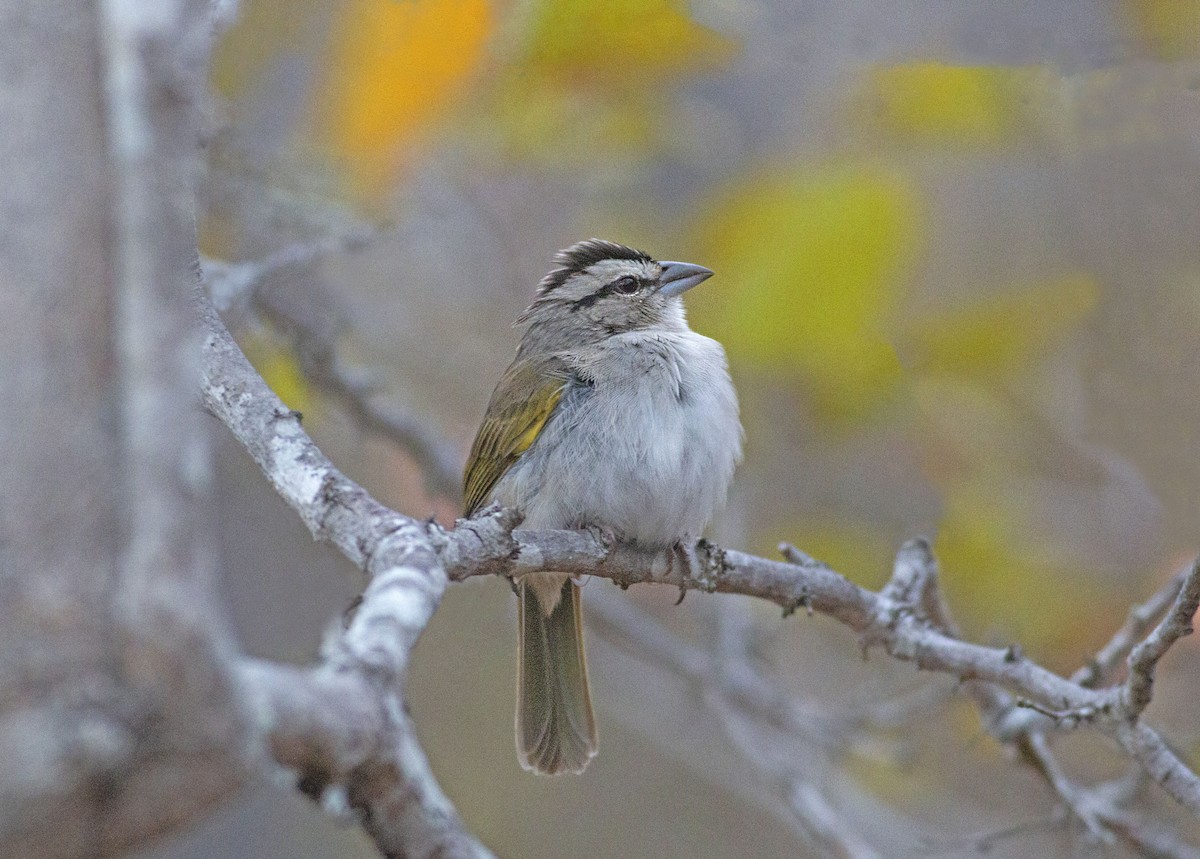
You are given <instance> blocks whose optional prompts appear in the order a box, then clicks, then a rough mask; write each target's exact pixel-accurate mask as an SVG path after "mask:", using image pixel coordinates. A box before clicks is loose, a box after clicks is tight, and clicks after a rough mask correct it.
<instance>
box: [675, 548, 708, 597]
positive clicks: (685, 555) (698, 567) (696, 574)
mask: <svg viewBox="0 0 1200 859" xmlns="http://www.w3.org/2000/svg"><path fill="white" fill-rule="evenodd" d="M676 564H679V565H680V566H681V569H680V573H681V580H680V582H679V599H677V600H676V601H675V605H679V604H680V603H681V602H683V598H684V596H685V595H686V594H687V583H688V582H689V581H695V580H703V578H704V560H703V559H702V558H701V557H700V554H699V552H697V551H696V544H695V543H693V542H692V541H691V540H690V539H688V538H686V537H685V538H684V539H681V540H676V541H675V542H674V543H672V544H671V548H670V549H669V550H668V551H667V572H669V573H674V572H675V570H676Z"/></svg>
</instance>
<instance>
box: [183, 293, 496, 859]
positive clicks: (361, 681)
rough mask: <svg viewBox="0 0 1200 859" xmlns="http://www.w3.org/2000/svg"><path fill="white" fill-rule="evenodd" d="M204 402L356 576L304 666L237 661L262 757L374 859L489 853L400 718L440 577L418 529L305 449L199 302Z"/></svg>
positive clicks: (311, 447)
mask: <svg viewBox="0 0 1200 859" xmlns="http://www.w3.org/2000/svg"><path fill="white" fill-rule="evenodd" d="M197 300H198V302H199V304H200V310H201V316H202V319H203V323H204V331H205V341H204V356H205V366H204V401H205V405H206V406H207V407H208V409H209V410H210V411H211V412H212V413H213V414H214V415H216V416H217V417H218V418H220V419H221V420H222V422H224V423H225V425H226V426H227V427H229V429H230V430H231V431H232V432H233V434H234V435H235V436H236V437H237V439H238V440H239V441H240V442H241V443H242V445H243V446H244V447H245V448H246V450H247V451H248V452H249V453H250V455H251V457H253V459H254V460H255V462H256V463H257V464H258V466H259V467H260V468H261V469H262V471H263V473H264V474H265V475H266V476H267V478H268V479H269V480H270V481H271V483H272V485H273V486H274V487H275V489H276V491H277V492H278V493H279V494H280V496H282V497H283V499H284V500H285V501H287V503H288V504H290V505H291V506H292V507H293V508H294V509H295V510H296V512H297V513H298V514H299V515H300V518H301V520H302V521H303V522H304V523H305V525H307V526H308V528H309V530H310V531H311V532H312V534H313V536H314V537H315V538H317V539H319V540H323V541H326V542H329V543H332V544H333V545H334V546H336V547H337V548H338V549H339V550H340V551H341V552H342V553H343V554H344V555H345V556H346V557H347V558H349V559H350V561H351V562H353V563H354V564H355V565H356V566H357V567H359V568H360V569H361V570H363V572H365V573H366V574H367V575H368V576H369V584H368V586H367V589H366V592H365V593H364V594H363V598H362V601H361V603H360V604H359V605H358V607H357V609H356V611H355V612H354V615H353V618H352V619H351V621H350V623H349V625H348V627H347V628H346V630H345V631H344V632H343V633H342V634H341V635H340V636H338V637H337V638H336V640H335V641H334V642H333V643H332V644H331V645H330V646H329V647H328V648H327V652H326V653H325V655H324V658H323V660H322V662H321V664H319V665H318V666H316V667H313V668H310V669H307V670H297V669H288V668H283V667H279V666H273V665H269V664H266V663H263V662H259V661H253V662H248V663H246V664H245V665H244V667H243V670H242V678H243V680H244V682H245V684H246V686H247V687H248V689H249V690H250V691H249V694H251V695H252V697H253V698H254V700H255V701H256V703H257V710H258V713H259V723H260V724H261V725H263V726H264V727H265V730H266V734H267V738H268V742H269V745H270V749H271V751H272V753H273V754H274V756H275V759H276V760H277V761H278V762H279V763H280V764H282V765H283V766H285V767H288V768H289V769H292V770H294V771H295V772H296V773H297V775H298V779H299V784H300V786H301V787H302V789H304V790H305V791H306V792H307V793H309V794H310V795H312V796H314V798H320V799H322V800H323V804H324V805H326V807H334V808H336V807H338V805H339V803H338V802H336V801H335V798H339V797H340V798H342V799H343V800H344V804H346V805H348V807H349V808H350V810H351V811H352V812H353V813H354V814H356V815H357V816H358V817H359V819H360V820H361V821H362V824H363V826H364V828H365V829H366V830H367V832H368V833H369V834H370V835H371V836H372V838H373V839H374V840H375V843H376V844H377V845H378V846H379V848H380V850H381V851H382V852H383V853H384V855H386V856H389V857H390V856H414V857H429V856H453V857H460V856H461V857H483V856H488V855H490V854H489V853H488V852H487V850H486V848H484V847H483V846H482V845H481V844H479V842H477V841H476V840H475V839H474V838H473V837H472V836H471V835H470V834H469V833H468V832H467V831H466V829H465V827H464V826H463V824H462V820H461V819H460V818H459V816H458V814H457V813H456V812H455V811H454V808H453V806H452V805H451V804H450V802H449V800H447V799H446V797H445V795H444V794H443V793H442V791H441V788H440V787H438V785H437V782H436V780H435V779H434V777H433V774H432V772H431V771H430V769H429V765H428V763H427V761H426V760H425V756H424V753H423V752H422V751H421V749H420V746H419V745H418V743H417V739H416V735H415V733H414V731H413V727H412V724H411V722H410V721H409V719H408V717H407V715H405V712H404V705H403V684H404V678H405V674H406V670H407V667H408V659H409V654H410V653H411V652H412V648H413V646H414V645H415V644H416V641H417V638H418V636H419V635H420V634H421V631H422V630H423V629H424V628H425V626H426V624H428V622H429V618H430V617H431V616H432V615H433V612H434V610H435V609H436V608H437V605H438V602H439V601H440V600H441V596H442V593H443V592H444V591H445V588H446V584H447V581H448V579H447V576H446V573H445V571H444V568H443V567H442V564H441V560H440V558H439V556H438V554H437V552H436V550H435V547H434V543H433V541H432V540H431V539H430V536H429V534H430V532H429V528H428V526H427V525H426V524H425V523H422V522H418V521H416V520H414V519H411V518H409V517H407V516H402V515H401V514H399V513H396V512H394V511H392V510H389V509H388V508H386V507H384V506H383V505H382V504H380V503H379V502H377V501H376V500H375V499H374V498H372V497H371V496H370V495H369V494H368V493H367V492H366V491H365V490H364V489H363V488H362V487H361V486H359V485H358V484H356V483H354V482H353V481H352V480H350V479H349V478H348V477H346V476H345V475H343V474H342V473H341V472H340V471H338V470H337V469H336V468H335V467H334V466H333V464H332V463H331V462H330V461H329V460H328V459H327V458H326V457H325V455H324V454H322V453H321V451H320V450H319V449H317V447H316V445H315V444H313V442H312V440H311V439H310V438H309V437H308V435H307V434H306V433H305V432H304V430H303V428H302V427H301V425H300V416H299V415H298V414H296V413H295V412H293V411H291V410H289V409H288V408H287V407H286V406H284V405H283V403H282V402H281V401H280V400H279V398H278V397H276V396H275V394H274V393H272V391H271V390H270V388H268V387H267V384H266V383H265V382H264V381H263V380H262V378H261V377H260V376H259V375H258V373H257V372H255V370H254V368H253V367H251V366H250V364H249V362H248V361H247V360H246V358H245V356H244V355H242V353H241V351H240V350H239V349H238V347H237V344H235V343H234V342H233V338H232V337H230V335H229V332H228V331H227V330H226V329H225V326H224V325H223V324H222V323H221V321H220V319H219V318H218V317H217V315H216V312H215V310H213V308H212V306H211V305H210V304H209V303H208V301H207V300H206V299H204V298H200V297H198V299H197Z"/></svg>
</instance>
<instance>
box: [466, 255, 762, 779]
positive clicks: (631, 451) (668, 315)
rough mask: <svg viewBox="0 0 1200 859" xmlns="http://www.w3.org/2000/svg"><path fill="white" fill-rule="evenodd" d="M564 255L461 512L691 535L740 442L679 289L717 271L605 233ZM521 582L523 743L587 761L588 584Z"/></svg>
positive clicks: (625, 536)
mask: <svg viewBox="0 0 1200 859" xmlns="http://www.w3.org/2000/svg"><path fill="white" fill-rule="evenodd" d="M554 262H555V265H556V266H557V267H556V268H554V269H553V270H552V271H551V272H550V273H549V274H547V275H546V276H545V277H544V278H542V281H541V283H540V284H539V286H538V291H537V297H536V298H535V299H534V302H533V304H531V305H530V306H529V308H528V309H526V310H525V312H524V313H522V314H521V315H520V316H519V317H518V318H517V324H518V325H525V326H526V327H525V332H524V336H523V337H522V339H521V345H520V347H519V348H518V349H517V357H516V358H515V359H514V360H513V362H512V364H511V365H510V366H509V368H508V369H507V370H506V371H505V372H504V375H503V376H502V377H501V378H500V382H499V384H497V385H496V390H495V392H494V393H493V394H492V398H491V401H490V402H489V403H488V407H487V413H486V414H485V415H484V418H483V423H482V425H481V426H480V427H479V432H478V434H477V436H476V438H475V443H474V445H473V446H472V448H471V455H470V458H469V460H468V461H467V467H466V474H465V476H464V496H465V499H466V514H467V515H468V516H470V515H472V514H473V513H475V512H476V511H477V510H479V509H480V508H481V507H483V506H484V505H486V504H488V503H489V502H498V503H500V504H501V505H503V506H505V507H515V508H518V509H519V510H521V511H522V512H523V513H524V516H525V519H524V525H525V527H527V528H584V527H594V528H599V529H602V530H603V531H605V532H610V533H611V534H612V535H613V536H614V537H616V538H617V539H618V540H621V541H624V542H629V543H634V544H636V545H639V546H641V547H643V548H646V549H664V548H667V547H674V546H679V545H683V544H684V543H685V541H689V540H693V539H695V538H697V537H699V536H700V533H701V531H702V530H703V529H704V527H705V526H706V525H707V524H708V521H709V520H710V519H711V518H712V516H713V514H714V513H715V512H716V510H717V508H718V507H719V506H721V505H722V504H723V503H724V501H725V495H726V490H727V489H728V487H729V481H730V479H731V478H732V477H733V470H734V467H735V466H736V464H737V463H738V461H739V460H740V459H741V454H742V426H741V423H740V422H739V420H738V404H737V395H736V394H735V392H734V389H733V384H732V382H731V381H730V379H729V369H728V366H727V364H726V360H725V351H724V350H723V349H722V348H721V344H719V343H717V342H716V341H715V340H711V339H709V338H708V337H704V336H702V335H700V334H697V333H695V332H694V331H692V330H691V329H690V328H688V325H687V321H686V319H685V317H684V310H683V301H682V299H681V298H680V296H681V295H682V294H683V293H684V292H686V291H687V290H689V289H691V288H692V287H694V286H696V285H697V284H699V283H701V282H702V281H704V280H706V279H707V278H709V277H710V276H711V275H712V272H711V271H710V270H709V269H707V268H703V267H702V266H698V265H691V264H689V263H682V262H662V261H658V260H655V259H654V258H653V257H651V256H650V255H649V254H646V253H643V252H642V251H639V250H634V249H633V248H629V247H625V246H624V245H619V244H616V243H615V242H608V241H601V240H599V239H590V240H588V241H584V242H579V243H577V244H575V245H572V246H571V247H569V248H567V249H566V250H563V251H559V253H558V254H557V255H556V256H555V258H554ZM516 589H517V591H518V600H519V609H518V614H519V618H520V627H521V628H520V635H519V638H518V667H517V717H516V723H517V725H516V727H517V754H518V756H519V758H520V761H521V765H522V766H524V767H525V768H526V769H529V770H533V771H535V772H539V773H544V774H554V773H567V772H570V773H578V772H582V771H583V769H584V767H586V766H587V764H588V761H589V760H591V758H592V756H593V755H595V754H596V742H597V737H596V720H595V716H594V715H593V713H592V701H591V692H590V690H589V689H588V677H587V666H586V664H585V662H584V652H583V631H582V625H581V621H580V616H579V602H580V594H579V585H578V584H577V583H576V582H574V581H573V580H572V579H571V578H570V577H569V576H567V575H566V574H563V573H535V574H530V575H526V576H522V577H521V578H520V579H519V580H518V582H517V585H516Z"/></svg>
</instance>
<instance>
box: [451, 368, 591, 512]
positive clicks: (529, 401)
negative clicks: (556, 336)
mask: <svg viewBox="0 0 1200 859" xmlns="http://www.w3.org/2000/svg"><path fill="white" fill-rule="evenodd" d="M567 378H568V375H567V373H566V371H565V369H564V368H563V367H562V365H561V364H558V363H550V364H541V365H534V364H531V363H530V362H528V361H517V362H516V363H514V364H513V365H512V366H511V367H509V368H508V370H507V371H506V372H505V373H504V376H503V377H502V378H501V379H500V383H499V384H498V385H496V390H495V392H494V393H493V394H492V399H491V402H489V403H488V409H487V414H486V415H484V417H483V423H482V425H480V427H479V433H478V434H477V435H476V436H475V443H474V444H473V445H471V455H470V457H469V458H468V459H467V468H466V472H465V473H464V475H463V497H464V504H465V511H466V515H467V516H472V515H474V514H475V511H476V510H478V509H479V508H480V507H482V506H483V505H484V504H485V503H486V502H487V500H488V496H489V495H490V494H491V491H492V488H493V487H495V485H496V483H497V481H499V480H500V478H501V477H503V476H504V473H505V472H506V471H508V469H509V468H510V467H512V464H513V463H514V462H516V461H517V460H518V459H519V458H520V457H521V454H523V453H524V452H525V451H527V450H528V449H529V447H530V445H532V444H533V442H534V441H535V440H536V439H537V437H538V433H540V432H541V431H542V428H543V427H545V426H546V421H548V420H550V416H551V415H552V414H554V410H555V409H556V408H557V407H558V403H559V400H561V399H562V395H563V390H564V388H565V386H566V384H567Z"/></svg>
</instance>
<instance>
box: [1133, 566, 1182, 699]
mask: <svg viewBox="0 0 1200 859" xmlns="http://www.w3.org/2000/svg"><path fill="white" fill-rule="evenodd" d="M1198 605H1200V559H1197V560H1196V562H1195V563H1194V564H1192V568H1191V570H1190V571H1189V572H1188V574H1187V576H1186V577H1185V578H1184V580H1183V584H1182V586H1181V587H1180V588H1179V593H1177V594H1176V595H1175V600H1174V602H1173V603H1172V604H1171V610H1170V611H1169V612H1167V615H1166V617H1164V618H1163V619H1162V621H1161V622H1160V623H1159V624H1158V626H1156V627H1155V628H1154V631H1153V632H1151V633H1150V635H1148V636H1147V637H1146V639H1145V641H1143V642H1142V643H1141V644H1139V645H1137V646H1136V647H1135V648H1133V651H1132V652H1131V653H1130V654H1129V679H1128V680H1126V681H1125V694H1124V696H1123V697H1124V702H1125V710H1126V712H1125V716H1126V718H1128V719H1130V720H1131V721H1132V720H1135V719H1137V718H1138V716H1140V715H1141V714H1142V711H1143V710H1145V709H1146V707H1147V706H1148V705H1149V703H1150V699H1151V698H1152V697H1153V695H1154V672H1155V669H1156V668H1157V667H1158V661H1159V660H1160V659H1162V658H1163V657H1164V656H1165V655H1166V653H1167V651H1168V650H1170V649H1171V645H1172V644H1174V643H1175V642H1176V641H1178V640H1179V639H1181V638H1183V637H1184V636H1186V635H1191V634H1192V618H1194V617H1195V616H1196V607H1197V606H1198Z"/></svg>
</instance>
